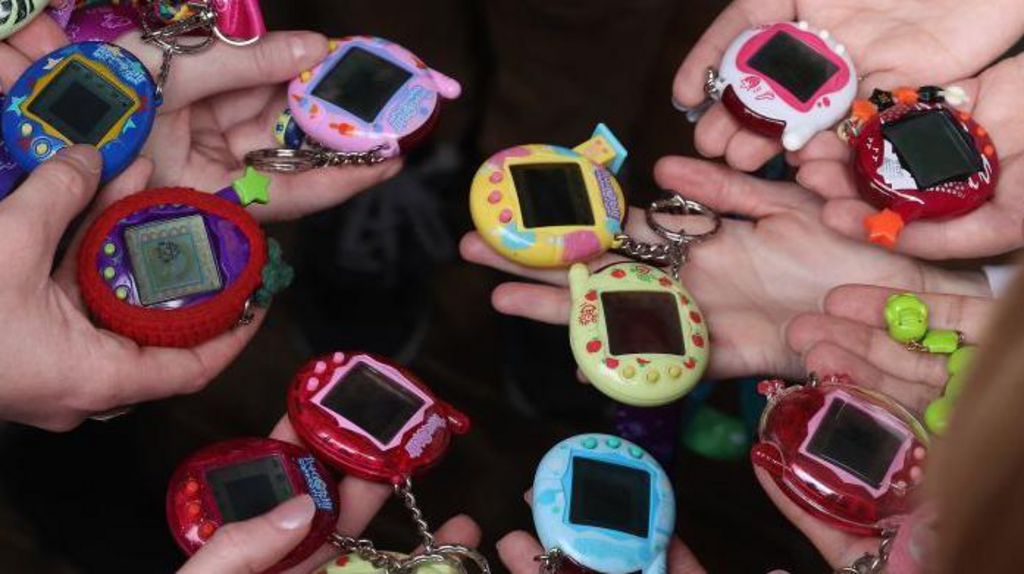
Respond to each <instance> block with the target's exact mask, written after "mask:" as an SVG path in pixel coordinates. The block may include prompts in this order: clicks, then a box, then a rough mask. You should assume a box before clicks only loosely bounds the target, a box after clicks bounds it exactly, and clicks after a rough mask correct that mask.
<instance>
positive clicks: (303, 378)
mask: <svg viewBox="0 0 1024 574" xmlns="http://www.w3.org/2000/svg"><path fill="white" fill-rule="evenodd" d="M360 363H364V364H366V365H367V366H369V367H371V368H373V369H375V370H377V371H378V372H380V373H382V374H384V375H385V376H387V377H388V378H389V379H390V380H392V381H394V382H396V383H398V384H400V385H401V386H403V387H404V388H405V389H406V390H408V391H411V392H412V393H413V394H415V395H417V396H418V397H419V398H420V399H422V400H423V401H424V404H423V406H422V407H420V409H419V410H418V411H417V412H416V414H414V415H413V416H412V418H410V419H409V421H407V422H406V424H405V426H404V427H403V428H402V429H401V430H400V431H399V432H398V434H397V435H396V436H395V438H394V439H393V440H392V441H391V442H390V443H388V444H381V443H380V442H378V441H377V439H376V438H374V437H373V436H371V435H370V434H369V433H367V432H366V431H365V430H363V429H361V428H360V427H359V426H357V425H356V424H355V423H353V422H351V421H349V420H348V419H345V418H343V417H341V416H340V415H338V414H336V413H334V412H332V411H329V410H328V409H326V408H325V407H323V406H321V405H320V400H321V399H322V398H323V397H325V396H326V395H327V393H329V392H330V391H331V390H332V389H333V388H334V385H336V384H338V382H339V381H340V380H341V378H342V377H344V376H345V375H346V374H347V373H348V372H349V370H351V369H352V368H354V367H356V366H357V365H359V364H360ZM288 418H289V419H290V420H291V422H292V426H293V427H295V431H296V432H297V433H298V435H299V437H301V438H302V441H303V442H304V443H306V444H307V445H309V448H310V449H312V450H313V451H314V452H315V453H316V454H317V456H319V457H320V458H321V459H322V460H324V461H327V462H328V463H330V464H332V465H333V466H334V467H336V468H338V469H339V470H343V471H345V472H346V473H348V474H352V475H355V476H358V477H360V478H363V479H366V480H372V481H377V482H390V483H393V484H400V483H402V482H403V481H405V480H406V479H407V478H409V477H410V476H412V475H414V474H416V473H418V472H420V471H423V470H425V469H427V468H429V467H430V466H432V465H434V464H436V463H437V462H438V460H440V458H441V457H442V456H443V455H444V453H445V452H446V451H447V450H448V445H449V443H450V442H451V437H452V434H465V433H467V432H469V427H470V421H469V418H468V417H466V415H464V414H462V413H460V412H459V411H457V410H455V408H454V407H452V406H451V405H448V404H447V403H444V402H442V401H440V400H438V399H437V398H436V397H434V395H433V394H432V393H431V392H430V389H428V388H427V387H426V385H424V384H423V383H421V382H420V381H419V380H418V379H417V378H416V377H415V376H414V375H413V374H412V373H410V372H409V371H407V370H405V369H402V368H401V367H399V366H397V365H395V364H393V363H391V362H389V361H387V360H386V359H383V358H381V357H377V356H374V355H369V354H366V353H342V352H336V353H334V354H332V355H325V356H323V357H320V358H318V359H315V360H313V361H310V362H309V363H308V364H306V365H305V366H304V367H303V368H302V369H300V370H299V372H298V374H296V375H295V378H294V379H293V380H292V384H291V386H290V388H289V389H288Z"/></svg>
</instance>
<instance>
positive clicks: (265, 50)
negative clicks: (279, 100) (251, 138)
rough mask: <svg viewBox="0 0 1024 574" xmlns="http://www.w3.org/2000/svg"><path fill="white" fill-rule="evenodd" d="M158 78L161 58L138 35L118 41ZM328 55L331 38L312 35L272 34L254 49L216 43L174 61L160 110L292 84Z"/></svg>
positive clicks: (253, 46)
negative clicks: (243, 90) (213, 97)
mask: <svg viewBox="0 0 1024 574" xmlns="http://www.w3.org/2000/svg"><path fill="white" fill-rule="evenodd" d="M118 44H121V45H122V46H123V47H125V48H127V49H128V50H129V51H131V52H132V53H133V54H135V55H137V56H138V57H139V58H140V59H141V60H142V61H143V62H144V63H145V64H146V67H147V68H148V69H149V70H150V72H151V73H153V74H154V77H156V72H157V71H158V70H160V64H161V61H162V60H163V54H162V52H161V51H160V50H158V49H156V48H154V47H153V46H151V45H149V44H146V43H144V42H143V41H142V40H141V38H140V36H139V34H131V35H128V36H125V37H124V38H121V39H120V40H118ZM326 56H327V38H325V37H324V36H322V35H320V34H316V33H314V32H273V33H270V34H267V35H266V36H264V37H263V38H262V39H261V40H260V41H259V42H258V43H256V44H254V45H252V46H246V47H236V46H229V45H227V44H225V43H224V42H214V44H213V46H212V47H211V48H210V49H208V50H206V51H204V52H202V53H199V54H193V55H190V56H182V57H178V58H175V59H174V62H173V65H172V67H171V73H170V76H168V81H167V86H166V87H165V89H164V105H163V108H162V111H164V112H168V111H174V110H177V109H180V108H183V107H185V106H188V105H191V104H193V103H194V102H197V101H199V100H201V99H203V98H207V97H210V96H212V95H215V94H220V93H223V92H230V91H235V90H241V89H245V88H252V87H256V86H267V85H275V84H280V83H282V82H288V81H291V80H292V79H293V78H295V77H297V76H298V75H299V74H301V73H302V72H303V71H305V70H308V69H310V68H312V67H314V66H316V65H317V64H319V63H320V62H321V61H323V59H324V58H325V57H326Z"/></svg>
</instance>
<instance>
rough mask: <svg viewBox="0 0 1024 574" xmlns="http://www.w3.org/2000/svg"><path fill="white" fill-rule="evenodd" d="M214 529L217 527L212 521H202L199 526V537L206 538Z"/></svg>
mask: <svg viewBox="0 0 1024 574" xmlns="http://www.w3.org/2000/svg"><path fill="white" fill-rule="evenodd" d="M216 531H217V527H216V526H215V525H214V524H213V523H212V522H204V523H202V524H201V525H200V526H199V537H200V538H202V539H203V540H206V539H208V538H209V537H211V536H213V533H214V532H216Z"/></svg>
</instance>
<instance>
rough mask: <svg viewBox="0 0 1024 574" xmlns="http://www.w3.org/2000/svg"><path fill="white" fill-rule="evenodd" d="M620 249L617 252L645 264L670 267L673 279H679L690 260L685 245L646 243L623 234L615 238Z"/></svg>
mask: <svg viewBox="0 0 1024 574" xmlns="http://www.w3.org/2000/svg"><path fill="white" fill-rule="evenodd" d="M615 240H616V241H617V242H619V244H620V245H619V247H618V248H616V249H615V252H616V253H618V254H619V255H625V256H626V257H629V258H630V259H636V260H637V261H641V262H643V263H650V264H652V265H657V266H659V267H670V268H671V270H672V277H673V278H675V279H679V271H680V270H681V269H682V268H683V265H685V264H686V261H687V259H688V258H689V249H687V246H686V245H685V244H680V243H645V242H643V241H637V240H635V239H633V238H632V237H630V236H628V235H626V234H624V233H622V234H619V235H616V236H615Z"/></svg>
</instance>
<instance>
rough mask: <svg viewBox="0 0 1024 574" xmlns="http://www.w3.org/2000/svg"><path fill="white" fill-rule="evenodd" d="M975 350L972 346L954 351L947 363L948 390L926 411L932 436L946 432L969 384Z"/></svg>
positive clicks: (925, 418) (925, 415)
mask: <svg viewBox="0 0 1024 574" xmlns="http://www.w3.org/2000/svg"><path fill="white" fill-rule="evenodd" d="M975 349H976V347H970V346H968V347H961V348H959V349H957V350H955V351H953V353H952V354H951V355H950V356H949V359H948V360H947V361H946V370H947V371H948V372H949V380H948V381H946V389H945V391H943V394H942V396H941V397H939V398H938V399H936V400H934V401H932V403H931V404H930V405H928V408H927V409H926V410H925V411H924V423H925V425H926V426H927V427H928V430H929V431H931V433H932V434H936V435H941V434H943V433H945V432H946V427H948V426H949V417H950V416H951V415H952V413H953V406H954V403H955V401H956V399H957V397H959V396H960V393H961V392H963V390H964V383H966V382H967V373H968V369H970V367H971V359H972V358H973V357H974V353H975Z"/></svg>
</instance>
